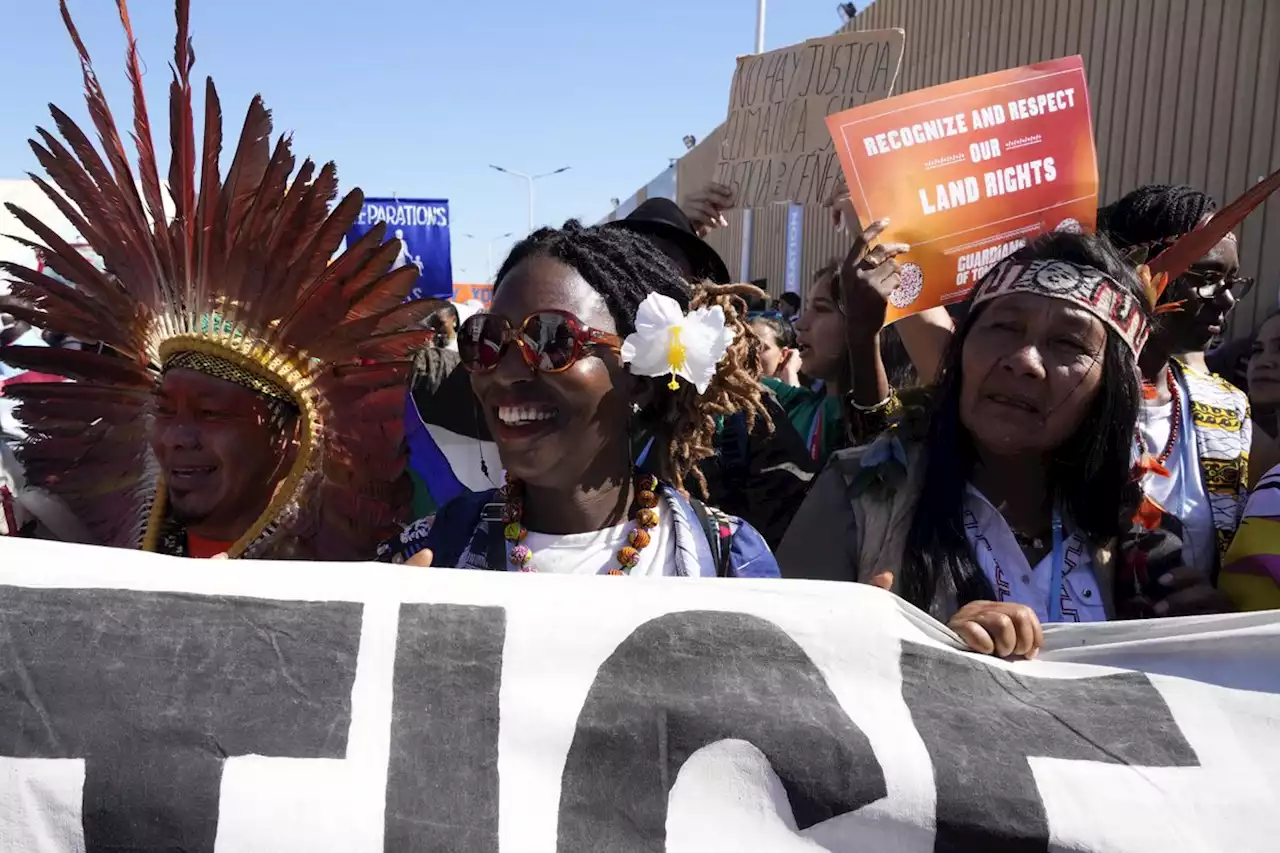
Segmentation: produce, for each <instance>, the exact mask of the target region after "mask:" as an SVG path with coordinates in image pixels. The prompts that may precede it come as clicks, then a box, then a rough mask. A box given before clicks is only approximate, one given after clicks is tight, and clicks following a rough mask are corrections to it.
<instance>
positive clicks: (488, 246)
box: [462, 231, 515, 284]
mask: <svg viewBox="0 0 1280 853" xmlns="http://www.w3.org/2000/svg"><path fill="white" fill-rule="evenodd" d="M462 236H463V237H466V238H467V239H468V240H479V239H480V238H479V237H477V236H476V235H474V234H463V235H462ZM514 236H515V232H514V231H508V232H507V233H506V234H499V235H498V236H497V237H494V238H493V239H492V240H485V241H484V260H485V273H486V275H485V281H486V283H488V284H492V283H493V244H494V243H496V242H498V241H499V240H505V239H507V238H508V237H514Z"/></svg>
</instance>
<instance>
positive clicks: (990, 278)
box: [973, 258, 1151, 356]
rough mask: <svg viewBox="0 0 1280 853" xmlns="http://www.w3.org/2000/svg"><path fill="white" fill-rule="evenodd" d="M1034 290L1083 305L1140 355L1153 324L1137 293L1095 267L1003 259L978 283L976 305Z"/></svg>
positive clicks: (1056, 262) (1035, 292)
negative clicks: (1150, 322) (1150, 323)
mask: <svg viewBox="0 0 1280 853" xmlns="http://www.w3.org/2000/svg"><path fill="white" fill-rule="evenodd" d="M1014 293H1030V294H1034V295H1036V296H1048V297H1050V298H1051V299H1061V300H1063V301H1065V302H1070V303H1072V304H1074V305H1075V306H1077V307H1079V308H1083V309H1084V310H1086V311H1088V312H1089V313H1090V314H1093V315H1094V316H1095V317H1097V318H1098V319H1099V320H1101V321H1102V322H1104V323H1106V324H1107V325H1108V326H1110V327H1111V328H1112V329H1113V330H1114V331H1115V333H1116V334H1117V335H1119V336H1120V337H1121V339H1123V340H1124V342H1125V343H1126V344H1128V345H1129V349H1131V350H1132V351H1133V354H1134V355H1135V356H1136V355H1137V354H1138V353H1139V352H1141V351H1142V345H1143V344H1145V343H1146V342H1147V335H1148V334H1150V332H1151V327H1150V325H1149V324H1148V322H1147V316H1146V313H1145V312H1144V311H1143V308H1142V304H1141V302H1140V301H1139V297H1138V296H1137V294H1134V293H1131V292H1130V291H1129V290H1128V289H1127V288H1125V287H1123V286H1122V285H1121V284H1120V283H1119V282H1117V281H1116V280H1115V279H1114V278H1112V277H1111V276H1109V275H1107V274H1106V273H1104V272H1103V271H1102V270H1099V269H1096V268H1094V267H1086V266H1081V265H1079V264H1073V263H1070V262H1069V261H1019V260H1013V259H1011V258H1010V259H1007V260H1004V261H1001V262H1000V263H999V264H997V265H996V266H995V268H993V269H992V270H991V272H990V273H988V274H987V276H986V278H984V279H983V280H982V283H981V284H979V285H978V292H977V293H976V294H975V295H974V297H973V304H974V305H975V306H976V305H981V304H982V303H983V302H987V301H989V300H991V299H995V298H996V297H999V296H1009V295H1011V294H1014Z"/></svg>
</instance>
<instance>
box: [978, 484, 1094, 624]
mask: <svg viewBox="0 0 1280 853" xmlns="http://www.w3.org/2000/svg"><path fill="white" fill-rule="evenodd" d="M964 533H965V538H966V539H968V540H969V547H971V548H972V549H973V556H974V558H975V559H976V560H977V561H978V566H979V567H980V568H981V569H982V573H983V574H984V575H986V577H987V581H988V582H989V583H990V584H991V587H992V589H994V590H995V596H996V597H995V600H996V601H1011V602H1014V603H1017V604H1025V605H1027V606H1028V607H1030V608H1031V609H1032V610H1034V611H1035V612H1036V617H1037V618H1038V619H1039V620H1040V621H1041V622H1043V623H1048V622H1049V621H1050V620H1049V600H1050V599H1049V596H1050V594H1051V592H1054V591H1051V590H1050V589H1049V586H1050V582H1051V578H1052V576H1053V553H1052V552H1050V553H1049V554H1048V555H1046V556H1045V557H1044V559H1042V560H1041V561H1040V562H1039V563H1037V564H1036V565H1035V566H1030V565H1028V563H1027V558H1026V556H1025V555H1024V554H1023V553H1022V549H1021V548H1019V547H1018V542H1017V540H1016V539H1015V538H1014V536H1013V531H1012V530H1010V529H1009V525H1008V523H1007V522H1006V521H1005V520H1004V516H1002V515H1001V514H1000V511H999V510H997V509H996V508H995V507H993V506H992V505H991V502H990V501H988V500H987V499H986V497H985V496H984V495H983V494H982V493H981V492H980V491H978V490H977V489H975V488H974V487H973V486H969V487H968V492H967V494H966V496H965V509H964ZM1062 549H1063V555H1062V556H1063V559H1062V583H1061V586H1060V587H1059V589H1058V590H1056V594H1057V595H1058V596H1059V598H1060V601H1061V607H1062V610H1061V612H1062V621H1063V622H1105V621H1106V620H1107V612H1106V608H1105V607H1104V606H1103V603H1102V592H1101V590H1100V589H1098V581H1097V579H1096V578H1095V577H1094V575H1093V566H1092V563H1091V561H1090V557H1089V549H1088V547H1087V546H1086V544H1085V542H1084V540H1083V539H1081V538H1080V537H1079V536H1078V535H1076V534H1075V533H1071V534H1068V535H1066V536H1065V537H1064V538H1063V541H1062Z"/></svg>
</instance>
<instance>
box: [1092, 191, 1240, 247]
mask: <svg viewBox="0 0 1280 853" xmlns="http://www.w3.org/2000/svg"><path fill="white" fill-rule="evenodd" d="M1217 209H1218V203H1217V202H1216V201H1214V200H1213V199H1212V198H1211V197H1210V196H1208V195H1206V194H1205V193H1202V192H1200V191H1199V190H1197V189H1193V188H1192V187H1188V186H1170V185H1168V184H1149V185H1147V186H1145V187H1139V188H1138V189H1136V190H1134V191H1133V192H1131V193H1129V194H1128V195H1126V196H1125V197H1124V198H1122V199H1120V200H1119V201H1117V202H1115V203H1114V204H1111V205H1108V206H1107V207H1104V208H1102V209H1101V210H1099V211H1098V230H1099V231H1102V232H1104V233H1106V234H1107V236H1108V237H1110V238H1111V242H1112V243H1114V244H1115V245H1116V247H1118V248H1120V249H1122V250H1123V249H1127V248H1130V247H1133V246H1141V245H1143V244H1147V243H1163V242H1166V241H1170V242H1171V241H1172V240H1174V239H1175V238H1177V237H1181V236H1182V235H1183V234H1187V233H1189V232H1191V231H1193V230H1195V228H1196V226H1198V225H1199V224H1200V223H1201V221H1203V220H1204V218H1205V217H1206V216H1208V215H1209V214H1211V213H1213V212H1214V211H1216V210H1217ZM1158 248H1159V249H1160V251H1163V249H1165V248H1168V247H1167V246H1163V247H1158ZM1155 254H1159V252H1158V251H1157V252H1155V253H1154V254H1152V255H1151V257H1154V256H1155Z"/></svg>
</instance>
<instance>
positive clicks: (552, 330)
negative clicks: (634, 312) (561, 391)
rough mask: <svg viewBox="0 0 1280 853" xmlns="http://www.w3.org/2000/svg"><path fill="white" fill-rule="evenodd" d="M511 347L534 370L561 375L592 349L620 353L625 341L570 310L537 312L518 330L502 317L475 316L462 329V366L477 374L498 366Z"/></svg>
mask: <svg viewBox="0 0 1280 853" xmlns="http://www.w3.org/2000/svg"><path fill="white" fill-rule="evenodd" d="M511 344H515V345H516V347H517V348H518V349H519V350H520V356H521V357H522V358H523V359H524V363H525V364H527V365H528V366H529V368H530V369H531V370H536V371H538V372H541V373H561V372H563V371H565V370H568V369H569V368H570V367H573V365H574V363H575V362H577V360H578V359H580V358H582V356H583V354H584V353H585V352H586V351H587V349H588V348H589V347H597V346H603V347H607V348H609V349H614V350H616V349H619V348H620V347H621V346H622V339H621V338H619V337H618V336H617V335H611V334H609V333H608V332H601V331H597V330H596V329H593V328H591V327H590V326H588V325H586V324H585V323H583V322H582V321H581V320H579V319H578V318H577V317H575V316H573V315H572V314H570V313H568V312H567V311H535V312H533V313H532V314H530V315H529V316H528V317H525V318H524V322H522V323H521V324H520V325H519V326H518V327H517V326H516V325H514V324H513V323H512V322H511V321H510V320H508V319H507V318H506V317H503V316H502V315H500V314H473V315H472V316H470V317H468V318H467V321H466V322H465V323H463V324H462V326H461V328H459V330H458V355H459V357H460V358H461V361H462V366H463V367H465V368H466V369H467V370H470V371H472V372H475V373H484V372H487V371H490V370H493V369H494V368H495V367H497V366H498V363H499V362H501V361H502V357H503V356H504V355H506V353H507V347H508V346H510V345H511Z"/></svg>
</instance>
